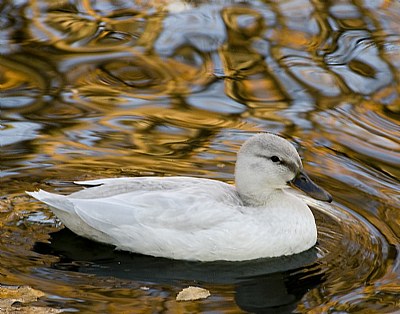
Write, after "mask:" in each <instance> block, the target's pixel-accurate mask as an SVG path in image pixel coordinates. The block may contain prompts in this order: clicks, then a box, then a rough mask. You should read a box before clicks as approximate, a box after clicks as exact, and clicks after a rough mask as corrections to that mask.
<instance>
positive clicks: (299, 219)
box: [29, 134, 331, 261]
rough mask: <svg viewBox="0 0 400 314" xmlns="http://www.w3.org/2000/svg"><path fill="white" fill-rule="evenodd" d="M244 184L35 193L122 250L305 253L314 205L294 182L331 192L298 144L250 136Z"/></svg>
mask: <svg viewBox="0 0 400 314" xmlns="http://www.w3.org/2000/svg"><path fill="white" fill-rule="evenodd" d="M235 176H236V188H235V187H234V186H232V185H229V184H226V183H223V182H220V181H215V180H209V179H200V178H188V177H171V178H154V177H142V178H119V179H100V180H93V181H83V182H78V184H83V185H94V186H96V187H92V188H90V189H85V190H82V191H79V192H75V193H73V194H71V195H69V196H63V195H57V194H51V193H48V192H45V191H39V192H30V193H29V194H30V195H32V196H33V197H35V198H37V199H38V200H41V201H42V202H44V203H46V204H48V205H50V206H51V207H52V208H53V211H54V213H55V214H56V215H57V216H58V218H60V219H61V221H62V222H63V223H64V224H65V225H66V226H67V227H68V228H69V229H71V230H72V231H74V232H75V233H77V234H79V235H81V236H84V237H87V238H90V239H93V240H96V241H99V242H104V243H109V244H113V245H115V246H116V247H117V248H118V249H122V250H128V251H134V252H138V253H143V254H147V255H153V256H160V257H167V258H173V259H187V260H201V261H212V260H232V261H234V260H236V261H237V260H249V259H256V258H260V257H273V256H281V255H290V254H294V253H299V252H302V251H305V250H307V249H309V248H310V247H312V246H313V245H314V244H315V242H316V237H317V231H316V226H315V221H314V217H313V215H312V213H311V211H310V209H309V208H308V206H307V205H306V204H305V203H304V202H303V201H302V200H301V199H299V198H297V197H296V196H294V195H292V194H290V193H288V192H287V191H286V190H287V188H288V185H287V183H288V182H292V183H293V184H294V185H296V186H298V187H299V188H301V189H303V190H304V191H306V192H308V193H309V194H310V195H311V196H314V197H316V198H319V199H322V200H326V201H330V200H331V197H330V195H329V194H328V193H326V192H325V191H324V190H322V189H321V188H319V187H318V186H316V185H315V184H314V183H313V182H312V181H311V180H310V179H309V178H308V177H307V176H306V175H305V174H304V172H303V169H302V164H301V160H300V157H299V155H298V153H297V151H296V149H295V148H294V147H293V146H292V145H291V144H290V143H289V142H288V141H286V140H285V139H283V138H281V137H279V136H276V135H273V134H258V135H256V136H253V137H252V138H250V139H249V140H247V141H246V142H245V143H244V144H243V146H242V148H241V149H240V151H239V153H238V157H237V162H236V170H235Z"/></svg>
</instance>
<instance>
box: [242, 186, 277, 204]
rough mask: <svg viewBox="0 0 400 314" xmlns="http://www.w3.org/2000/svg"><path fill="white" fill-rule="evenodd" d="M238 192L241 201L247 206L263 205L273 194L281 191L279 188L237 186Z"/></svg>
mask: <svg viewBox="0 0 400 314" xmlns="http://www.w3.org/2000/svg"><path fill="white" fill-rule="evenodd" d="M238 193H239V196H240V198H241V199H242V201H243V203H244V204H245V205H247V206H263V205H266V204H267V203H268V202H270V200H271V198H272V197H273V196H276V195H277V194H281V193H282V189H280V188H274V189H271V188H262V189H257V190H254V189H253V190H248V189H240V188H238Z"/></svg>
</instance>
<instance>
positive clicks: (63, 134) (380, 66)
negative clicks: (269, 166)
mask: <svg viewBox="0 0 400 314" xmlns="http://www.w3.org/2000/svg"><path fill="white" fill-rule="evenodd" d="M0 93H1V94H0V108H1V111H0V117H1V120H0V121H1V123H0V145H1V150H0V170H1V172H0V180H1V181H0V196H1V199H0V232H1V237H0V283H1V284H26V285H30V286H31V287H33V288H35V289H38V290H41V291H43V292H45V293H46V296H45V297H42V298H41V299H40V300H39V301H38V302H37V303H36V305H38V306H43V307H47V308H50V307H52V308H60V309H65V310H68V311H82V312H99V313H136V312H137V313H158V312H163V313H188V312H190V313H196V312H218V313H220V312H223V313H237V312H240V311H243V312H245V311H249V312H264V313H268V312H269V313H290V312H293V311H294V312H298V313H350V312H351V313H388V312H394V311H396V310H400V257H399V256H398V253H399V251H400V197H399V195H400V185H399V177H400V123H399V122H400V96H399V93H400V2H398V1H340V2H329V1H302V0H299V1H251V2H250V1H244V2H240V1H88V0H87V1H72V0H71V1H63V0H61V1H50V0H48V1H44V0H41V1H40V0H37V1H33V0H32V1H23V0H21V1H2V2H0ZM260 131H271V132H275V133H278V134H281V135H282V136H284V137H286V138H288V139H289V140H291V141H292V142H293V143H295V144H296V146H297V147H298V149H299V151H300V154H301V156H302V157H303V162H304V166H305V168H306V170H307V171H308V172H309V173H310V174H311V176H312V177H313V178H314V179H315V181H317V182H318V183H319V184H320V185H321V186H323V187H324V188H325V189H327V190H328V191H330V192H331V194H332V195H333V196H334V199H335V202H334V203H333V204H332V206H331V207H327V206H325V205H321V204H320V203H317V204H316V205H315V208H314V213H315V216H316V218H317V224H318V229H319V242H318V245H317V247H316V248H315V249H314V250H311V251H310V252H305V253H304V254H300V255H299V256H297V257H295V258H293V259H288V260H286V259H285V260H264V261H263V260H260V261H254V262H252V263H239V264H237V263H236V264H235V263H222V264H221V263H214V264H213V263H211V264H206V265H205V264H201V263H191V262H179V261H168V260H163V259H155V258H151V257H145V256H140V255H135V254H128V253H122V252H114V251H113V250H112V248H110V247H107V246H102V245H99V244H95V243H93V242H88V241H85V240H83V239H80V238H76V237H74V235H72V234H71V233H69V232H68V231H66V230H62V231H59V230H61V229H62V226H61V225H60V224H59V223H58V222H57V220H56V219H55V218H54V216H53V215H52V214H51V212H50V211H49V209H48V208H47V207H46V206H44V205H42V204H40V203H38V202H36V201H34V200H32V199H30V198H28V197H26V196H25V195H24V191H25V190H34V189H37V188H43V189H46V190H48V191H56V192H60V193H61V192H70V191H72V190H74V189H76V188H75V187H74V186H73V185H72V184H71V183H69V182H71V181H73V180H83V179H91V178H100V177H118V176H141V175H161V176H170V175H189V176H196V177H207V178H212V179H218V180H223V181H226V182H232V181H233V167H234V161H235V152H236V151H237V149H238V147H239V146H240V145H241V143H242V142H243V141H244V140H245V139H246V138H248V137H249V136H251V135H252V134H254V133H257V132H260ZM52 232H56V233H53V234H52V235H51V238H50V233H52ZM188 285H198V286H202V287H204V288H206V289H208V290H209V291H210V293H211V297H210V298H208V299H206V300H203V301H198V302H188V303H178V302H176V301H175V296H176V294H177V293H178V292H179V291H180V290H181V289H182V288H184V287H186V286H188Z"/></svg>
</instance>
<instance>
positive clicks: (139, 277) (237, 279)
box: [34, 229, 322, 313]
mask: <svg viewBox="0 0 400 314" xmlns="http://www.w3.org/2000/svg"><path fill="white" fill-rule="evenodd" d="M94 248H95V249H94ZM34 250H35V252H37V253H40V254H46V255H48V254H50V255H56V256H59V257H60V260H59V261H58V262H56V263H54V264H53V266H52V267H53V268H55V269H58V270H64V271H65V270H66V271H73V272H80V273H87V274H95V275H96V276H99V277H103V278H104V277H107V278H117V279H121V280H130V281H135V282H140V284H141V285H144V286H146V285H152V286H155V287H157V286H158V285H160V286H161V287H163V286H165V285H172V286H181V285H182V286H186V285H187V284H188V283H189V284H193V283H197V284H198V285H201V286H205V287H207V288H208V289H210V292H211V294H213V293H214V289H213V287H214V285H217V286H221V285H224V286H226V287H227V288H228V287H230V288H229V289H233V290H234V291H235V301H236V304H237V305H238V306H239V307H240V308H241V309H243V310H245V311H248V312H251V313H292V311H293V310H294V309H295V307H296V305H297V303H298V302H299V301H300V300H301V298H302V297H303V295H304V294H305V293H306V292H307V291H309V290H310V289H312V288H314V287H315V286H317V285H319V284H320V283H321V280H322V278H321V276H322V275H321V270H320V267H319V266H318V264H317V263H316V260H317V250H316V249H314V248H313V249H311V250H307V251H305V252H302V253H300V254H295V255H291V256H284V257H279V258H267V259H257V260H252V261H241V262H229V261H215V262H207V263H203V262H196V261H180V260H171V259H165V258H157V257H151V256H146V255H141V254H132V253H127V252H121V251H115V250H114V247H113V246H109V245H103V244H96V243H93V242H92V241H90V240H87V239H84V238H82V237H79V236H77V235H75V234H74V233H72V232H71V231H70V230H68V229H63V230H60V231H58V232H55V233H52V234H51V241H50V242H49V243H41V242H37V243H36V244H35V247H34ZM313 263H314V264H313ZM57 276H59V274H58V275H57ZM102 282H108V281H102ZM110 285H113V281H112V280H111V281H110Z"/></svg>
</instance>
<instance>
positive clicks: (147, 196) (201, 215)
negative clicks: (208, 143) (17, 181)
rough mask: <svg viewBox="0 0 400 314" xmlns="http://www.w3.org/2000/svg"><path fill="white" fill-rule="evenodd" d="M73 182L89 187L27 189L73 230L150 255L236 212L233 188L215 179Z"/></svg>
mask: <svg viewBox="0 0 400 314" xmlns="http://www.w3.org/2000/svg"><path fill="white" fill-rule="evenodd" d="M78 183H79V184H82V185H94V187H92V188H88V189H84V190H81V191H79V192H75V193H73V194H71V195H69V196H63V195H57V194H52V193H48V192H45V191H39V192H34V193H30V195H32V196H33V197H35V198H37V199H39V200H41V201H43V202H45V203H47V204H48V205H50V206H52V207H53V208H55V210H54V212H55V214H56V215H57V216H58V217H59V218H60V220H61V221H62V222H63V223H64V224H65V225H66V226H67V227H68V228H69V229H71V230H72V231H74V232H75V233H77V234H79V235H82V236H85V237H88V238H91V239H94V240H98V241H100V242H107V243H111V244H114V245H116V246H117V247H118V248H120V249H125V250H130V251H136V252H142V253H146V254H150V255H160V253H159V252H160V251H170V252H176V248H177V247H180V244H181V245H182V246H186V247H187V243H188V242H189V243H193V241H195V240H196V239H198V238H199V237H197V236H195V234H199V233H207V232H211V233H214V232H221V231H220V230H223V229H224V228H223V225H224V224H227V223H229V220H231V219H233V217H234V216H236V215H237V214H241V212H240V207H241V201H240V198H239V197H238V195H237V193H236V190H235V188H234V187H233V186H231V185H229V184H226V183H223V182H220V181H215V180H209V179H196V178H185V177H172V178H152V177H145V178H119V179H101V180H93V181H83V182H78ZM100 184H101V185H100ZM201 238H203V239H204V237H201ZM190 239H191V240H190ZM199 245H200V244H198V245H194V246H193V247H197V246H199ZM169 246H171V247H170V248H168V247H169Z"/></svg>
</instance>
